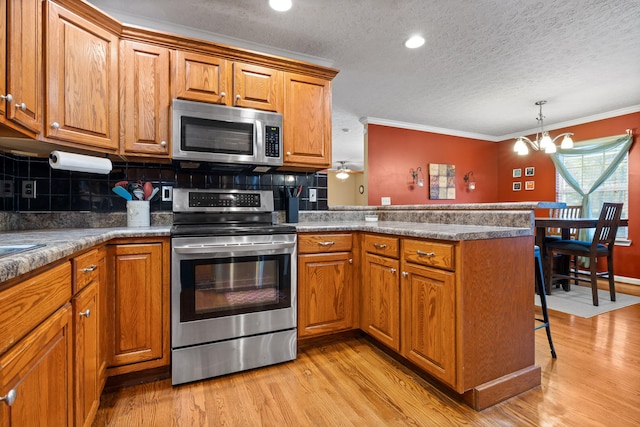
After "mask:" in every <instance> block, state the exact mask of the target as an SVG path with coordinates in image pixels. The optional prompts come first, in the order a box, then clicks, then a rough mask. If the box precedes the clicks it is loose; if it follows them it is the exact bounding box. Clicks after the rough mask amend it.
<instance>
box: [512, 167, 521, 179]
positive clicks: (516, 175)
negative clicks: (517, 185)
mask: <svg viewBox="0 0 640 427" xmlns="http://www.w3.org/2000/svg"><path fill="white" fill-rule="evenodd" d="M511 176H513V177H514V178H520V177H521V176H522V169H520V168H517V169H514V170H513V173H512V174H511Z"/></svg>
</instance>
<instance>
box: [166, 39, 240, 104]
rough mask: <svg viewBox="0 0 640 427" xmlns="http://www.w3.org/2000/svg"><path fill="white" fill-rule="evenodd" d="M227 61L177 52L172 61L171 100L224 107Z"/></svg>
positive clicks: (227, 78)
mask: <svg viewBox="0 0 640 427" xmlns="http://www.w3.org/2000/svg"><path fill="white" fill-rule="evenodd" d="M228 66H230V65H228V61H227V60H226V59H221V58H216V57H214V56H211V55H205V54H201V53H194V52H184V51H181V50H177V51H176V52H175V61H174V81H173V88H174V97H175V98H179V99H189V100H191V101H200V102H209V103H212V104H223V105H224V104H226V103H227V97H228V90H229V88H228V87H227V85H228V83H229V75H228V72H227V67H228Z"/></svg>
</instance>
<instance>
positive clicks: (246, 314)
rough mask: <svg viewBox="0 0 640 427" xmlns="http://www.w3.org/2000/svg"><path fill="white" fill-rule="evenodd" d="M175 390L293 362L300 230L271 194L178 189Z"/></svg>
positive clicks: (175, 196)
mask: <svg viewBox="0 0 640 427" xmlns="http://www.w3.org/2000/svg"><path fill="white" fill-rule="evenodd" d="M173 212H174V213H173V217H174V220H173V227H172V229H171V247H172V252H171V356H172V383H173V384H174V385H175V384H182V383H186V382H190V381H196V380H200V379H203V378H210V377H215V376H219V375H224V374H228V373H232V372H238V371H243V370H247V369H252V368H257V367H260V366H266V365H271V364H275V363H280V362H284V361H288V360H293V359H295V358H296V301H297V300H296V288H297V286H296V275H297V269H296V234H295V227H292V226H287V225H278V224H274V223H273V222H274V221H273V220H272V218H273V215H272V212H273V193H272V192H270V191H250V190H249V191H246V190H194V189H175V190H174V192H173Z"/></svg>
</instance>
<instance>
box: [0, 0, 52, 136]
mask: <svg viewBox="0 0 640 427" xmlns="http://www.w3.org/2000/svg"><path fill="white" fill-rule="evenodd" d="M6 6H7V10H6V12H7V13H8V16H7V21H6V22H7V28H6V33H5V31H3V35H2V36H1V38H2V39H4V36H5V34H6V39H5V40H4V41H3V42H2V44H4V43H5V42H6V71H7V74H6V78H7V79H6V88H3V87H2V86H3V85H4V84H5V82H4V81H3V82H2V83H1V84H0V94H1V95H6V96H7V97H6V98H5V101H3V102H2V103H1V104H2V107H3V108H6V116H7V118H8V119H9V120H12V121H13V122H15V123H17V124H20V125H21V126H23V127H25V128H27V129H29V130H31V131H33V132H35V133H36V134H38V133H40V130H41V129H42V99H43V98H42V84H43V79H42V1H41V0H8V1H7V3H6ZM0 13H2V12H0ZM2 50H3V51H4V49H2ZM3 63H4V61H3ZM2 70H3V71H4V66H3V67H2ZM2 80H4V78H2ZM9 95H10V96H9ZM5 102H6V105H5Z"/></svg>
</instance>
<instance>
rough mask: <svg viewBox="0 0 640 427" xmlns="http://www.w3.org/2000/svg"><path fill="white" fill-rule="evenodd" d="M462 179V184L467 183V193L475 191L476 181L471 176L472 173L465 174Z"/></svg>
mask: <svg viewBox="0 0 640 427" xmlns="http://www.w3.org/2000/svg"><path fill="white" fill-rule="evenodd" d="M462 179H464V182H466V183H467V189H468V190H469V191H473V190H475V189H476V180H475V178H474V176H473V172H471V171H469V172H467V174H466V175H465V176H464V177H463V178H462Z"/></svg>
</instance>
